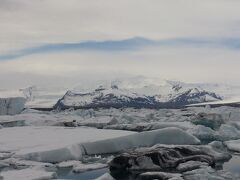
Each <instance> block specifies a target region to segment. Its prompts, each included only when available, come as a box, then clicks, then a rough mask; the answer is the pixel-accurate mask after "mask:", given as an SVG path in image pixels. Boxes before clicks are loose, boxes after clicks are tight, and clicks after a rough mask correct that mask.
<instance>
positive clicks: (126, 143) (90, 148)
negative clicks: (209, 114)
mask: <svg viewBox="0 0 240 180" xmlns="http://www.w3.org/2000/svg"><path fill="white" fill-rule="evenodd" d="M199 143H200V141H199V139H197V138H196V137H194V136H192V135H191V134H189V133H187V132H185V131H183V130H181V129H179V128H173V127H172V128H164V129H159V130H153V131H148V132H141V133H136V134H132V135H128V136H124V137H119V138H113V139H108V140H102V141H96V142H90V143H83V144H82V145H83V146H84V149H85V151H86V153H87V154H88V155H94V154H105V153H117V152H120V151H124V150H126V149H131V148H137V147H149V146H153V145H155V144H178V145H181V144H182V145H184V144H186V145H190V144H199Z"/></svg>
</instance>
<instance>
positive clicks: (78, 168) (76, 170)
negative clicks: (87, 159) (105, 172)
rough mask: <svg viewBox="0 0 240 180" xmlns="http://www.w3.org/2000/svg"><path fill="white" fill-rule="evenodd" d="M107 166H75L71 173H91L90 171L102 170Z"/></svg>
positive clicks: (99, 164) (98, 164) (96, 164)
mask: <svg viewBox="0 0 240 180" xmlns="http://www.w3.org/2000/svg"><path fill="white" fill-rule="evenodd" d="M107 166H108V165H107V164H102V163H94V164H82V163H80V164H78V165H77V166H75V167H73V172H74V173H81V172H85V171H91V170H96V169H102V168H105V167H107Z"/></svg>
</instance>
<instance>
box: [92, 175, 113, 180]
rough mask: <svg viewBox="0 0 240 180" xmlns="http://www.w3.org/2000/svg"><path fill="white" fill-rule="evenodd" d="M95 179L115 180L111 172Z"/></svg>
mask: <svg viewBox="0 0 240 180" xmlns="http://www.w3.org/2000/svg"><path fill="white" fill-rule="evenodd" d="M95 180H115V179H114V178H113V177H112V176H111V175H110V174H109V173H105V174H103V175H102V176H100V177H98V178H97V179H95Z"/></svg>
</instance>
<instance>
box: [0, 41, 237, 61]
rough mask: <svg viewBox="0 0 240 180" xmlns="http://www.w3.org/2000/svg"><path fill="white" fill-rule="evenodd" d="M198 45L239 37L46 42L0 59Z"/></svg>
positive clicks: (220, 44)
mask: <svg viewBox="0 0 240 180" xmlns="http://www.w3.org/2000/svg"><path fill="white" fill-rule="evenodd" d="M183 46H184V47H198V48H206V47H207V48H221V49H222V48H226V49H232V50H239V49H240V39H238V38H235V39H233V38H223V39H219V38H218V39H217V38H214V39H203V38H202V39H199V38H175V39H165V40H150V39H146V38H141V37H135V38H129V39H124V40H108V41H85V42H79V43H59V44H47V45H42V46H39V47H33V48H26V49H22V50H18V51H15V52H12V53H10V54H3V55H0V60H11V59H17V58H20V57H24V56H29V55H33V54H41V53H56V52H63V51H64V52H68V51H75V52H76V51H77V52H78V53H82V52H83V51H104V52H106V53H114V52H116V51H136V50H140V49H142V48H147V47H183Z"/></svg>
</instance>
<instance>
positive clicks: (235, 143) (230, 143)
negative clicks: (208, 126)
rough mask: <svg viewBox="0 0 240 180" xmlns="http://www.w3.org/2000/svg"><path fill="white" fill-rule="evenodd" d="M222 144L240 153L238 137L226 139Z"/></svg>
mask: <svg viewBox="0 0 240 180" xmlns="http://www.w3.org/2000/svg"><path fill="white" fill-rule="evenodd" d="M224 144H226V146H227V148H228V149H229V150H231V151H235V152H239V153H240V139H238V140H231V141H226V142H224Z"/></svg>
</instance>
